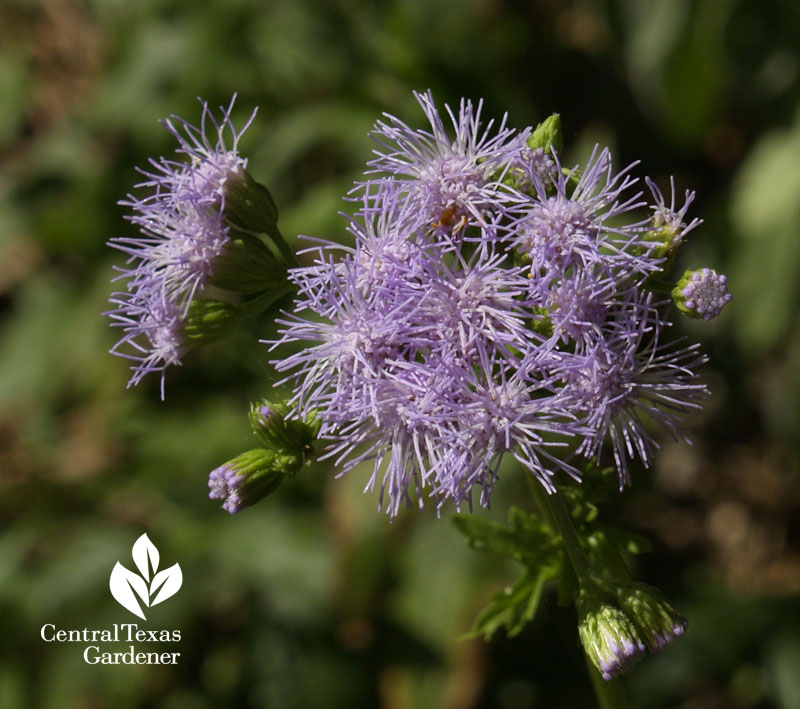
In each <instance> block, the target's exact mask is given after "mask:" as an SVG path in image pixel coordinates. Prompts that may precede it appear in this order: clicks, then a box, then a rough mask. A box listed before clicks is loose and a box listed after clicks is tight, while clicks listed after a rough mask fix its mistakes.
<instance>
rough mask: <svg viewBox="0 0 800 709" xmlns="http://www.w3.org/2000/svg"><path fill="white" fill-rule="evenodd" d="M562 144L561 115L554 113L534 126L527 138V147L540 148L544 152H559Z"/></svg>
mask: <svg viewBox="0 0 800 709" xmlns="http://www.w3.org/2000/svg"><path fill="white" fill-rule="evenodd" d="M563 144H564V138H563V135H562V133H561V116H560V115H559V114H558V113H554V114H553V115H552V116H550V117H549V118H546V119H545V120H543V121H542V122H541V123H540V124H539V125H538V126H536V128H535V129H534V131H533V133H531V137H530V138H528V147H529V148H530V149H531V150H539V149H540V148H541V149H542V150H544V151H545V152H550V151H551V150H552V151H555V152H556V153H559V152H561V148H562V147H563Z"/></svg>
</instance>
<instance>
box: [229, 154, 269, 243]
mask: <svg viewBox="0 0 800 709" xmlns="http://www.w3.org/2000/svg"><path fill="white" fill-rule="evenodd" d="M223 211H224V214H225V219H226V221H227V222H228V225H229V226H231V227H233V228H234V229H239V230H244V231H250V232H255V233H257V234H264V233H267V232H268V231H270V230H271V229H272V228H273V227H274V226H275V224H277V222H278V207H277V205H276V204H275V200H274V199H272V195H271V194H270V193H269V190H268V189H267V188H266V187H264V185H262V184H261V183H259V182H256V181H255V180H254V179H253V177H252V175H250V173H249V172H247V170H242V169H240V170H237V171H236V172H234V173H231V174H230V175H229V176H228V179H227V180H226V182H225V204H224V210H223Z"/></svg>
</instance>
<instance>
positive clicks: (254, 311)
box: [240, 283, 295, 318]
mask: <svg viewBox="0 0 800 709" xmlns="http://www.w3.org/2000/svg"><path fill="white" fill-rule="evenodd" d="M294 289H295V288H294V285H293V284H291V283H287V284H286V285H285V286H284V287H283V288H280V289H278V290H268V291H266V292H265V293H262V294H261V295H259V296H256V297H255V298H252V299H251V300H248V301H246V302H244V303H242V305H241V306H240V307H241V312H242V315H243V316H244V317H246V318H252V317H253V316H255V315H260V314H261V313H263V312H264V311H265V310H266V309H267V308H269V307H270V306H271V305H273V304H274V303H276V302H277V301H278V300H280V299H281V298H283V297H284V296H285V295H288V294H289V293H292V292H293V291H294Z"/></svg>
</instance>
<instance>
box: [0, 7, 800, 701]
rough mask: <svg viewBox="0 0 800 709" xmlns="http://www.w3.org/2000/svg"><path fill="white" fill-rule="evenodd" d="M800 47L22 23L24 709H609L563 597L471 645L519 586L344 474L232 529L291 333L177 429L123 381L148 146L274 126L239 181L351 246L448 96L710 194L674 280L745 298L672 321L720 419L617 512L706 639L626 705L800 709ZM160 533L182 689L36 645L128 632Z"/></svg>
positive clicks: (442, 26) (188, 403) (0, 119)
mask: <svg viewBox="0 0 800 709" xmlns="http://www.w3.org/2000/svg"><path fill="white" fill-rule="evenodd" d="M798 27H800V5H798V3H797V2H795V0H698V1H694V2H690V1H689V0H650V1H649V2H639V1H638V0H597V1H594V2H591V1H589V0H584V1H578V0H575V1H573V2H565V1H558V0H524V1H523V0H464V1H463V2H454V1H448V0H411V1H409V0H381V1H380V2H379V1H377V0H373V1H372V2H355V1H353V0H338V1H336V0H273V1H272V2H269V3H264V2H259V0H209V1H206V2H202V3H198V2H188V1H186V0H184V1H181V0H139V1H138V2H123V1H122V0H0V490H1V491H2V494H0V520H2V528H3V531H2V535H1V536H0V589H2V591H1V592H0V638H2V641H1V642H0V647H1V648H2V650H1V654H0V706H2V707H40V706H41V707H49V706H57V707H68V706H69V707H100V706H111V705H113V706H116V707H147V706H159V707H169V708H170V709H183V708H187V709H189V708H192V709H193V708H194V707H206V706H209V707H211V706H256V707H316V706H325V707H332V706H335V707H338V706H341V707H352V706H385V707H392V708H395V707H397V708H401V707H453V708H460V707H509V708H515V707H528V706H532V707H556V706H557V707H584V706H591V702H592V698H591V697H592V694H591V688H590V686H589V683H588V679H586V676H585V670H584V667H583V662H582V660H581V657H580V650H579V646H578V644H577V636H576V633H575V626H574V618H573V616H572V614H571V612H569V611H566V612H565V611H562V610H560V609H559V608H558V607H557V605H556V603H555V599H554V598H553V597H551V596H549V597H547V598H546V599H545V601H544V602H543V609H542V611H540V613H541V615H540V616H539V617H537V620H536V622H535V623H533V624H532V625H531V626H529V627H528V628H527V629H526V630H525V631H524V632H523V633H522V634H521V635H520V636H518V637H516V638H513V639H506V638H504V637H502V634H499V636H498V637H497V638H496V639H494V640H493V641H492V642H490V643H488V644H487V643H484V642H483V641H481V640H469V641H467V640H459V636H460V635H462V634H464V633H465V632H466V631H468V630H469V628H470V626H471V623H472V620H473V618H474V616H475V614H476V613H477V612H478V610H479V609H480V608H481V607H483V605H485V603H486V602H487V600H488V599H489V597H490V596H491V594H492V593H493V592H495V591H497V590H498V588H502V586H503V584H505V583H508V582H510V581H511V580H513V578H514V574H515V573H516V572H515V571H514V569H513V568H512V567H504V566H498V562H496V561H494V560H492V559H491V558H488V557H484V556H482V555H478V554H475V553H474V552H472V551H470V550H469V549H468V548H467V547H466V545H465V544H464V542H463V540H462V539H461V538H460V536H459V534H458V532H457V530H456V529H455V527H454V526H453V525H452V524H451V523H450V522H449V521H447V519H446V518H443V519H441V520H439V519H436V517H435V515H434V514H432V513H430V512H428V513H424V514H420V513H417V512H410V513H404V514H402V515H401V517H400V518H399V519H398V520H397V521H395V522H394V523H393V524H390V523H389V521H388V519H387V518H386V516H385V515H381V514H377V513H376V510H375V499H374V498H373V497H371V496H362V495H361V487H362V486H363V485H364V483H365V477H364V476H363V475H361V476H360V475H359V474H358V472H357V471H356V472H355V473H353V474H351V475H349V476H348V477H347V478H345V479H343V480H338V481H335V480H333V478H332V475H331V474H330V472H329V471H328V470H326V469H325V468H324V466H321V465H318V466H316V467H314V468H312V469H311V471H310V472H307V473H306V474H305V475H301V476H298V477H297V478H295V479H294V480H292V481H291V482H290V483H288V484H286V485H285V486H284V487H282V488H281V490H280V492H279V493H277V494H276V495H273V496H272V497H271V498H270V499H268V500H267V501H265V502H263V503H261V505H259V506H257V507H255V508H253V509H251V510H247V511H245V512H244V513H242V514H241V515H239V516H237V517H231V516H229V515H227V514H226V513H224V512H222V511H221V510H220V509H219V508H218V507H217V505H216V504H215V503H213V502H210V501H209V500H208V499H207V488H206V479H207V475H208V472H209V471H210V470H211V469H212V468H214V467H216V466H217V465H219V464H220V463H221V462H223V461H224V460H226V459H228V458H230V457H232V456H233V455H235V454H236V453H237V452H238V451H240V450H243V449H245V448H247V447H250V446H251V445H252V443H253V441H252V440H251V438H250V435H251V434H250V433H249V432H248V430H249V427H248V425H247V407H248V403H249V401H250V400H251V399H255V398H257V397H258V396H260V395H262V394H264V393H266V392H267V391H268V388H269V386H270V383H271V381H272V379H273V376H274V375H273V372H272V369H271V367H270V365H269V364H268V360H269V358H270V355H269V354H268V353H267V351H266V350H267V348H266V347H263V346H261V347H254V346H253V345H252V343H253V341H254V339H255V338H257V337H264V336H266V335H267V333H268V331H269V323H268V322H267V321H265V320H264V319H261V320H257V321H253V322H252V323H249V324H247V325H246V326H245V327H242V328H240V330H239V331H238V333H237V334H236V335H235V337H234V342H233V343H231V342H230V341H227V342H226V343H223V344H222V345H220V346H212V347H209V348H207V349H205V350H203V351H200V352H198V353H196V354H194V355H193V356H191V357H189V359H188V361H187V362H186V363H185V365H184V367H182V368H180V369H177V370H175V371H170V372H169V373H168V377H167V401H166V403H161V402H160V401H159V392H158V382H157V378H156V377H153V379H152V381H149V382H147V381H145V383H143V385H141V386H140V387H139V388H138V389H135V390H129V391H126V390H125V382H126V380H127V374H128V373H127V369H126V366H125V363H124V362H123V361H121V360H119V359H116V358H114V357H111V356H110V355H108V354H107V350H108V348H109V347H110V346H111V345H112V344H113V342H114V335H115V333H113V332H112V331H111V329H110V328H109V327H108V322H107V320H106V319H104V318H102V317H101V315H100V313H101V312H103V311H104V310H106V309H107V298H108V294H109V292H110V291H111V288H112V287H111V285H110V283H109V280H110V278H111V277H112V275H113V272H112V268H111V264H112V262H114V261H115V260H118V259H117V257H116V255H115V254H114V253H112V252H111V250H110V249H108V248H107V247H106V244H105V242H106V239H107V238H108V237H110V236H114V235H122V234H129V233H130V232H131V227H130V225H128V224H127V223H126V222H124V221H123V219H122V210H121V208H119V207H117V206H116V201H117V200H118V199H120V198H121V197H123V196H124V195H125V194H126V193H127V192H128V191H129V190H130V189H131V187H132V184H133V183H134V181H135V180H136V175H135V173H134V169H133V168H134V165H143V164H144V163H145V161H146V159H147V157H148V156H156V155H158V154H164V153H166V152H167V151H170V150H171V149H172V142H171V137H170V136H169V135H168V133H167V132H166V131H165V130H163V129H162V128H161V127H160V126H159V125H158V123H157V120H156V119H157V118H161V117H166V116H168V115H169V114H171V113H177V114H180V115H182V116H184V117H186V118H188V119H189V120H194V119H195V117H197V116H198V115H199V111H200V107H199V104H198V103H196V101H195V97H196V96H202V97H204V98H206V99H208V100H209V102H210V103H212V104H216V105H219V104H221V103H227V102H228V101H229V99H230V96H231V94H232V93H233V92H234V91H238V92H239V100H238V102H237V112H240V116H239V117H240V122H241V120H243V119H244V118H245V117H246V115H248V113H249V111H250V110H251V109H252V107H253V106H255V105H259V106H260V107H261V110H260V112H259V116H258V118H257V121H256V123H255V124H254V126H253V127H252V128H251V129H250V130H249V131H248V133H247V134H246V135H245V138H244V141H243V144H242V150H243V152H244V153H245V154H246V155H248V156H249V158H250V167H251V171H252V173H253V174H254V176H255V177H256V178H258V179H259V180H261V181H263V182H264V183H265V184H267V185H269V186H270V189H271V190H272V192H273V194H274V196H275V198H276V201H277V203H278V205H279V207H280V208H281V212H282V213H281V224H282V228H283V231H284V234H287V235H290V236H291V235H295V234H297V233H305V234H313V235H317V236H320V237H326V238H334V239H337V238H343V235H344V231H343V227H344V223H345V222H344V220H343V219H342V218H341V217H340V216H338V215H337V212H338V210H340V209H343V208H345V204H344V203H343V202H342V199H341V197H342V195H343V194H344V193H345V192H346V190H347V189H348V188H349V186H350V184H351V182H352V180H353V179H354V178H355V176H356V175H357V174H358V173H359V172H360V170H361V169H362V165H363V163H364V161H365V159H366V158H367V157H368V155H369V154H370V150H371V145H370V141H369V140H368V139H367V137H366V134H367V132H368V130H369V129H370V127H371V125H372V123H373V122H374V121H375V120H376V118H377V117H378V116H379V114H380V113H381V112H382V111H388V112H390V113H393V114H395V115H398V116H400V117H401V118H403V119H404V120H407V121H408V122H410V123H412V124H413V125H420V124H421V118H420V116H419V114H418V112H417V111H416V109H415V105H414V99H413V97H412V95H411V89H421V90H424V89H426V88H431V89H433V91H434V94H435V95H436V97H437V100H438V101H440V102H443V101H447V102H451V103H452V102H457V101H458V99H459V98H460V97H461V96H467V97H472V98H480V97H484V98H485V101H486V115H493V116H498V117H499V116H500V115H501V114H502V113H503V111H505V110H508V111H509V114H510V123H511V124H512V125H516V126H518V127H524V126H526V125H530V124H535V123H536V122H537V121H539V120H542V119H543V118H544V117H546V116H547V115H549V114H550V113H551V112H554V111H557V112H560V113H561V115H562V119H563V122H564V127H565V137H566V144H567V146H571V150H572V157H573V158H574V159H576V160H577V159H578V158H579V157H583V156H585V155H586V153H587V151H588V150H589V149H590V148H591V146H592V145H593V144H594V143H595V142H601V143H603V144H606V145H609V146H610V147H611V148H612V150H613V151H614V154H615V156H616V157H617V160H618V164H619V165H623V164H627V163H628V162H631V161H632V160H635V159H641V160H642V161H643V167H642V172H641V173H640V174H641V175H643V174H650V175H652V176H653V177H655V178H657V179H658V180H659V181H660V182H661V183H662V184H664V180H665V179H666V178H667V176H668V175H669V174H675V175H676V180H677V185H678V187H679V189H680V190H683V189H685V188H690V189H694V190H696V191H697V194H698V198H697V202H696V204H695V207H694V208H693V215H696V216H700V217H702V218H704V219H705V224H704V225H703V226H702V227H701V228H700V229H698V230H697V231H696V232H694V233H693V234H692V238H691V239H690V244H689V246H687V247H686V248H685V249H684V250H683V252H682V253H681V254H680V258H681V259H682V260H684V261H685V262H686V263H685V264H684V263H679V264H678V268H677V269H676V271H677V272H678V273H680V272H681V271H682V267H683V266H684V265H686V266H688V265H692V266H697V265H698V264H701V265H703V264H705V263H709V264H711V265H714V266H715V267H716V268H718V270H720V271H724V272H727V273H728V274H729V276H730V280H729V284H730V287H731V290H732V291H733V292H734V293H735V296H736V297H735V300H734V303H733V304H732V305H731V306H730V307H729V308H728V309H727V310H726V312H725V313H724V314H723V315H722V316H721V317H720V318H719V319H718V320H716V321H714V322H712V323H711V324H706V323H695V322H683V323H682V327H684V328H685V330H686V333H687V334H688V336H689V337H691V338H693V339H699V340H702V341H703V342H704V347H705V349H706V351H707V352H708V353H709V354H710V356H711V365H709V366H708V367H707V368H706V378H707V380H708V382H709V383H710V385H711V388H712V390H713V398H712V400H711V404H710V406H709V407H707V409H706V410H705V411H704V412H703V414H702V415H700V416H698V417H696V419H695V421H694V422H693V427H694V429H695V431H696V435H695V439H696V444H695V445H694V446H693V447H688V446H685V445H678V444H672V443H669V442H666V441H665V446H664V450H663V452H662V453H661V455H660V456H659V459H658V463H657V465H656V467H655V469H654V471H652V472H645V471H642V470H638V471H636V472H635V474H634V484H633V487H632V488H631V489H629V490H628V491H626V493H625V494H623V495H620V496H618V497H617V498H616V499H615V500H613V501H612V503H611V505H607V506H606V510H605V515H607V516H608V518H609V519H614V520H615V522H618V523H619V524H621V525H623V526H628V527H631V528H633V529H635V530H638V531H640V532H642V533H645V534H646V535H648V536H649V537H650V538H651V539H652V540H653V541H654V546H655V549H654V551H653V552H652V553H651V554H649V555H645V556H643V557H637V558H636V560H635V561H633V560H631V562H632V563H635V564H636V565H637V567H638V568H637V574H638V575H639V577H640V578H643V579H645V580H647V581H648V582H649V583H652V584H654V585H656V586H658V587H660V588H661V589H663V590H664V591H665V592H667V593H668V595H670V597H672V598H673V599H674V600H675V601H676V603H677V604H678V605H679V606H680V607H681V609H682V610H683V611H684V612H685V614H686V615H687V616H688V617H689V619H690V627H689V631H688V634H687V636H686V637H685V638H684V639H681V640H680V641H679V642H677V643H676V644H675V645H674V646H673V647H671V648H670V649H669V650H668V651H667V652H666V653H664V654H663V655H660V656H657V657H652V658H648V659H647V660H646V661H645V662H644V663H642V664H641V665H640V666H639V667H637V668H636V669H635V670H633V671H632V672H631V673H630V674H629V675H628V676H626V678H625V684H626V687H627V689H628V691H629V694H630V697H631V702H632V705H633V706H634V707H644V708H649V707H684V708H686V709H689V708H698V709H699V708H703V709H714V708H715V707H720V708H722V707H726V708H727V707H787V708H788V707H798V706H800V673H798V671H797V668H798V667H800V603H799V602H798V601H799V600H800V515H798V514H797V510H798V508H800V479H799V478H798V456H800V451H799V449H798V441H800V317H798V316H799V315H800V310H799V309H798V301H800V91H799V90H798V88H799V87H800V39H798V37H800V35H798V31H797V30H798ZM645 171H646V172H645ZM518 478H519V476H506V477H504V478H503V480H502V481H501V482H500V484H499V485H498V487H497V489H496V491H495V509H496V510H497V512H488V513H487V512H481V514H487V515H490V516H494V515H499V516H502V515H504V510H505V509H507V507H508V504H509V502H510V501H511V500H515V499H518V498H519V497H520V496H522V495H524V494H525V492H524V482H523V481H522V480H521V479H518ZM142 531H147V532H148V534H149V535H150V537H151V538H152V539H153V541H154V542H155V543H156V544H157V545H158V547H159V548H160V549H161V553H162V555H163V557H164V558H165V559H170V560H172V561H178V562H179V563H180V564H181V567H182V569H183V574H184V586H183V588H182V589H181V591H180V593H179V594H178V595H177V596H176V597H175V598H174V599H171V601H170V602H168V603H165V604H163V605H161V606H159V607H157V608H156V609H153V612H152V618H151V619H150V624H151V625H152V627H167V628H172V627H175V628H180V629H181V631H182V634H183V638H184V639H183V642H182V643H181V647H180V650H181V652H182V653H183V654H182V658H181V663H180V664H179V665H178V666H177V667H169V666H164V667H151V666H138V667H130V666H127V667H126V666H117V667H103V668H100V667H97V666H89V665H86V664H84V663H83V661H82V658H81V653H80V649H79V648H76V647H75V646H71V645H66V644H56V643H53V644H45V643H44V642H43V641H42V640H41V638H40V636H39V629H40V627H41V626H42V624H44V623H47V622H50V623H55V624H56V625H57V626H58V627H59V628H83V627H88V628H101V627H107V626H109V625H110V624H111V623H114V622H117V623H119V622H129V621H130V618H128V617H126V616H125V614H124V613H123V612H122V610H121V608H120V607H119V606H117V605H116V604H115V603H114V601H113V599H112V598H111V595H110V593H109V592H108V586H107V579H108V574H109V573H110V570H111V568H112V567H113V566H114V563H115V562H116V561H117V560H123V563H124V561H125V559H128V558H129V553H130V547H131V544H132V543H133V541H134V540H135V539H136V538H137V537H138V536H139V534H141V532H142ZM172 561H171V562H170V563H172Z"/></svg>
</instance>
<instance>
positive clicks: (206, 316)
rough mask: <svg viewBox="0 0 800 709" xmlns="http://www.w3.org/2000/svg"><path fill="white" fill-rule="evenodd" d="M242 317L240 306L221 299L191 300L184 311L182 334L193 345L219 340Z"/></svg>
mask: <svg viewBox="0 0 800 709" xmlns="http://www.w3.org/2000/svg"><path fill="white" fill-rule="evenodd" d="M241 319H242V310H241V308H239V307H237V306H235V305H232V304H231V303H226V302H224V301H222V300H200V299H196V300H193V301H192V303H191V305H190V306H189V310H188V311H187V313H186V321H185V323H184V325H183V335H184V337H185V338H186V340H187V341H188V342H190V343H192V344H195V345H203V344H206V343H208V342H214V341H216V340H221V339H223V338H225V337H227V336H228V335H230V334H231V332H233V330H234V328H235V327H236V326H237V325H238V324H239V321H240V320H241Z"/></svg>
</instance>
